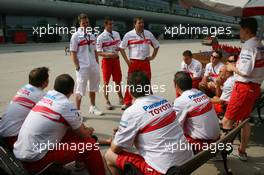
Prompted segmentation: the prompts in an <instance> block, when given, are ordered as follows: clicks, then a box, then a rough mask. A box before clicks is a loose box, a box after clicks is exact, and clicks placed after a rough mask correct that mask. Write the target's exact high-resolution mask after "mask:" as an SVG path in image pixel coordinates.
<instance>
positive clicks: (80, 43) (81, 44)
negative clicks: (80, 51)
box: [78, 40, 94, 46]
mask: <svg viewBox="0 0 264 175" xmlns="http://www.w3.org/2000/svg"><path fill="white" fill-rule="evenodd" d="M93 43H94V40H82V41H80V42H79V43H78V46H84V45H86V44H87V45H91V44H93Z"/></svg>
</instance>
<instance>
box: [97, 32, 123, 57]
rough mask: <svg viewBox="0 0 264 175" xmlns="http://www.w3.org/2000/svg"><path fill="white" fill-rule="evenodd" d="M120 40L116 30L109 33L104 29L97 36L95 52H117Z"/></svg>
mask: <svg viewBox="0 0 264 175" xmlns="http://www.w3.org/2000/svg"><path fill="white" fill-rule="evenodd" d="M120 42H121V39H120V35H119V33H118V32H116V31H112V33H110V32H108V31H107V30H104V32H103V33H101V34H100V35H99V36H98V37H97V42H96V50H97V52H109V53H116V54H117V53H118V49H119V48H118V47H119V45H120Z"/></svg>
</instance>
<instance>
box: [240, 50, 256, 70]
mask: <svg viewBox="0 0 264 175" xmlns="http://www.w3.org/2000/svg"><path fill="white" fill-rule="evenodd" d="M254 65H255V54H254V52H253V51H251V50H242V51H241V53H240V55H239V64H238V66H237V68H238V70H239V72H241V73H242V74H243V75H250V74H251V72H252V71H253V69H254Z"/></svg>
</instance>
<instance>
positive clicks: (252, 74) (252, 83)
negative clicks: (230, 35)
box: [222, 18, 264, 161]
mask: <svg viewBox="0 0 264 175" xmlns="http://www.w3.org/2000/svg"><path fill="white" fill-rule="evenodd" d="M257 29H258V24H257V21H256V19H254V18H245V19H242V20H241V22H240V39H241V40H242V41H244V45H243V47H242V50H241V52H240V55H239V59H238V61H237V63H236V65H234V64H227V70H229V71H233V72H234V73H235V77H236V82H235V85H234V89H233V91H232V94H231V97H230V101H229V104H228V106H227V110H226V113H225V117H224V119H223V122H222V123H223V128H224V129H225V131H226V132H228V131H229V130H231V129H232V128H233V124H234V123H235V122H240V121H243V120H245V119H247V118H248V117H249V115H250V113H251V112H252V109H253V106H254V104H255V102H256V100H257V99H258V98H259V95H260V86H261V84H262V82H263V80H264V46H263V44H262V43H261V41H260V40H259V39H257V37H256V33H257ZM250 129H251V128H250V124H249V123H246V124H245V125H244V127H243V128H242V130H241V143H240V145H239V148H238V157H239V159H240V160H242V161H247V153H246V146H247V143H248V141H249V137H250Z"/></svg>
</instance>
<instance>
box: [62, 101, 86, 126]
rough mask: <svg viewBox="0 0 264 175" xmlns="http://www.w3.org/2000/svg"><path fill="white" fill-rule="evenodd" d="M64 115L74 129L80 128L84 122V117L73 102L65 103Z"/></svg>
mask: <svg viewBox="0 0 264 175" xmlns="http://www.w3.org/2000/svg"><path fill="white" fill-rule="evenodd" d="M62 116H63V117H64V119H65V120H66V121H67V123H68V124H69V125H70V127H71V128H72V129H73V130H75V129H78V128H79V127H80V126H81V124H82V122H83V118H82V117H81V116H80V114H79V112H78V110H77V109H76V107H75V106H74V104H72V103H69V104H67V105H65V108H64V111H63V114H62Z"/></svg>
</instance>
